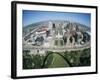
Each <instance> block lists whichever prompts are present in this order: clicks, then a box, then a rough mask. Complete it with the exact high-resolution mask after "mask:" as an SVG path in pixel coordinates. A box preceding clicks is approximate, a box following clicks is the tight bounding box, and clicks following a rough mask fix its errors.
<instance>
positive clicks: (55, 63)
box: [48, 53, 69, 68]
mask: <svg viewBox="0 0 100 80" xmlns="http://www.w3.org/2000/svg"><path fill="white" fill-rule="evenodd" d="M51 55H53V60H52V62H51V64H50V65H49V66H48V67H49V68H56V67H69V65H68V63H67V62H66V61H65V60H64V59H63V58H62V57H61V56H60V55H58V54H55V53H53V54H51Z"/></svg>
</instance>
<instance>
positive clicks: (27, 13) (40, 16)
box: [23, 10, 91, 27]
mask: <svg viewBox="0 0 100 80" xmlns="http://www.w3.org/2000/svg"><path fill="white" fill-rule="evenodd" d="M46 20H69V21H74V22H78V23H81V24H84V25H87V26H89V27H90V20H91V14H89V13H73V12H51V11H34V10H23V26H26V25H29V24H32V23H36V22H40V21H46Z"/></svg>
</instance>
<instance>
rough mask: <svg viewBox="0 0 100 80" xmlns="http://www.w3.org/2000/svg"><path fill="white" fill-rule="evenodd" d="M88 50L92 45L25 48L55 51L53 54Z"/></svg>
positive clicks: (26, 47) (25, 47) (24, 47)
mask: <svg viewBox="0 0 100 80" xmlns="http://www.w3.org/2000/svg"><path fill="white" fill-rule="evenodd" d="M86 48H90V43H87V44H84V45H81V46H63V47H42V46H31V45H26V46H25V45H24V46H23V49H24V50H45V51H53V52H63V51H77V50H83V49H86Z"/></svg>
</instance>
